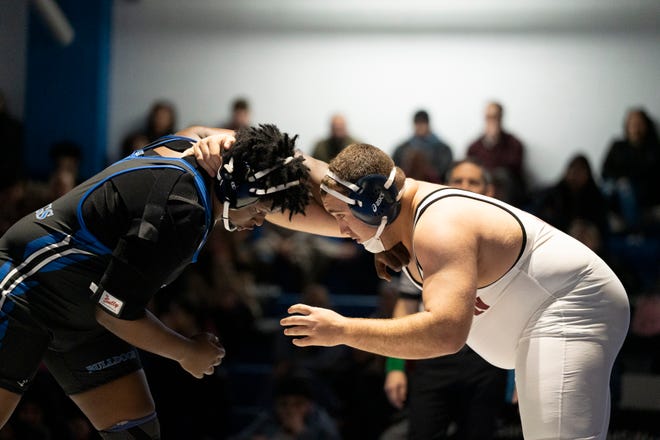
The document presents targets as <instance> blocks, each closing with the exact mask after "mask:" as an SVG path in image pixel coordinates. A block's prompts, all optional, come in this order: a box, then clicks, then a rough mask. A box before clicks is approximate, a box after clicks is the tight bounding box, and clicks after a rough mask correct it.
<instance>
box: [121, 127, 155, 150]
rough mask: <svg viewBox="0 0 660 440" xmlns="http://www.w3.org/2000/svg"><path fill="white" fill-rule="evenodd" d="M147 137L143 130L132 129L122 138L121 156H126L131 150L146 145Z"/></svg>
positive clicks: (147, 142)
mask: <svg viewBox="0 0 660 440" xmlns="http://www.w3.org/2000/svg"><path fill="white" fill-rule="evenodd" d="M148 144H149V138H148V137H147V135H146V134H145V133H144V132H143V131H139V130H138V131H134V132H132V133H130V134H129V135H128V136H126V137H125V138H124V140H123V141H122V143H121V157H126V156H128V155H129V154H131V153H132V152H134V151H136V150H139V149H141V148H143V147H146V146H147V145H148Z"/></svg>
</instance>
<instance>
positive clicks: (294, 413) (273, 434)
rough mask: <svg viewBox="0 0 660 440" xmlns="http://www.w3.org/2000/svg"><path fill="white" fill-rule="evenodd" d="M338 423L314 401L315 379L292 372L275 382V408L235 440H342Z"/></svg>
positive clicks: (259, 418) (264, 412)
mask: <svg viewBox="0 0 660 440" xmlns="http://www.w3.org/2000/svg"><path fill="white" fill-rule="evenodd" d="M340 438H341V437H340V435H339V430H338V429H337V425H336V422H335V421H334V420H333V419H332V418H331V417H330V415H329V414H328V412H327V411H326V410H325V409H324V408H323V407H322V406H320V405H319V404H318V403H317V402H316V400H315V397H314V393H313V386H312V379H311V378H310V376H309V375H308V374H306V373H305V372H302V371H295V370H289V371H285V372H284V373H282V374H281V375H280V376H279V377H277V378H276V379H275V387H274V392H273V406H272V408H269V409H267V410H264V411H263V413H262V414H260V415H259V416H258V417H257V419H256V420H254V422H252V423H251V424H250V425H249V426H248V427H246V428H245V429H244V430H243V431H242V432H240V433H239V434H237V435H236V436H235V437H232V439H233V440H275V439H277V440H284V439H291V440H335V439H336V440H339V439H340Z"/></svg>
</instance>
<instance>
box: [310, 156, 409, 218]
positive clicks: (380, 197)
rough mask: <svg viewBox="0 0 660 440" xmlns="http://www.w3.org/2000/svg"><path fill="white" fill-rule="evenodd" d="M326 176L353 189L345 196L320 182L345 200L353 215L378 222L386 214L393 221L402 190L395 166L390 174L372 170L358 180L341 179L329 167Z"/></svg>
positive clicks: (324, 188) (334, 194) (331, 193)
mask: <svg viewBox="0 0 660 440" xmlns="http://www.w3.org/2000/svg"><path fill="white" fill-rule="evenodd" d="M326 176H328V177H330V178H331V179H332V180H334V181H335V182H337V183H339V184H340V185H342V186H344V187H346V188H348V189H349V190H350V192H349V193H348V196H345V195H344V194H341V193H340V192H338V191H335V190H333V189H331V188H328V187H327V186H326V185H324V184H321V189H322V190H323V191H325V192H327V193H328V194H330V195H332V196H334V197H336V198H338V199H339V200H341V201H343V202H346V203H347V204H348V205H349V207H350V210H351V212H352V213H353V215H354V216H355V217H357V218H358V219H360V220H361V221H363V222H364V223H366V224H368V225H371V226H378V225H380V224H381V222H382V220H383V218H387V224H390V223H392V222H393V221H394V219H396V217H397V216H398V215H399V211H400V210H401V202H400V200H401V196H402V195H403V192H402V191H399V190H398V189H397V187H396V185H395V184H394V177H395V176H396V167H393V168H392V171H390V175H389V176H383V175H382V174H369V175H367V176H364V177H361V178H360V179H359V180H358V181H357V182H355V183H352V182H348V181H346V180H343V179H341V178H340V177H339V176H337V175H336V174H335V173H333V172H332V171H330V170H328V171H327V172H326Z"/></svg>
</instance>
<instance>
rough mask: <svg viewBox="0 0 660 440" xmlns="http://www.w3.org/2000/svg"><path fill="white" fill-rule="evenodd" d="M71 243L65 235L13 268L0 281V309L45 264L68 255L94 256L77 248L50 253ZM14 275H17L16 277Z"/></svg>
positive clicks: (68, 236) (69, 238)
mask: <svg viewBox="0 0 660 440" xmlns="http://www.w3.org/2000/svg"><path fill="white" fill-rule="evenodd" d="M70 241H71V236H70V235H66V236H65V237H64V238H63V239H62V240H61V241H59V242H57V243H52V244H49V245H48V246H45V247H43V248H41V249H39V250H38V251H36V252H34V253H33V254H32V255H30V256H29V257H28V258H26V259H25V261H23V262H22V263H21V264H19V265H18V266H16V267H15V268H13V269H12V270H11V271H9V273H7V275H5V277H4V278H3V279H2V281H0V291H1V292H2V297H0V308H2V306H3V304H4V302H5V299H6V297H7V295H9V294H10V293H11V292H12V291H13V290H14V289H15V288H16V286H18V285H19V284H21V283H22V282H23V281H25V280H26V279H27V278H29V277H30V276H32V275H34V274H35V273H36V272H38V271H39V270H40V269H41V268H43V267H44V266H46V265H47V264H49V263H51V262H53V261H55V260H57V259H58V258H61V257H64V256H66V255H70V254H80V255H94V254H93V253H91V252H88V251H85V250H82V249H77V248H69V249H66V250H65V251H62V252H54V253H51V251H55V250H57V249H61V248H64V247H67V246H69V243H70ZM45 254H50V255H49V256H46V257H45V258H43V259H41V261H39V262H37V263H36V264H34V265H33V266H32V267H31V268H30V269H29V270H28V271H27V272H24V270H25V269H26V268H27V267H28V266H29V265H30V264H31V263H32V262H33V261H35V260H36V259H38V258H39V257H41V256H44V255H45ZM16 275H19V276H18V277H17V276H16ZM12 278H13V282H12V283H11V285H10V286H9V287H6V286H7V284H8V283H9V282H10V281H11V280H12Z"/></svg>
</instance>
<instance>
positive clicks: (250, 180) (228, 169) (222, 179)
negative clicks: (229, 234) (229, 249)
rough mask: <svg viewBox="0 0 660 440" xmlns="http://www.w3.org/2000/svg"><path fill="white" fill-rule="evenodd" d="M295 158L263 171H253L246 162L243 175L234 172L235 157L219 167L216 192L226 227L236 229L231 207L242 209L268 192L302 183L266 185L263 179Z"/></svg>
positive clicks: (298, 181)
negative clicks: (230, 211) (230, 215)
mask: <svg viewBox="0 0 660 440" xmlns="http://www.w3.org/2000/svg"><path fill="white" fill-rule="evenodd" d="M293 159H294V157H293V156H288V157H286V158H284V160H282V162H281V163H279V164H277V165H274V166H272V167H270V168H266V169H264V170H261V171H256V172H252V171H251V168H250V165H249V164H247V163H244V164H243V165H244V169H245V171H244V172H243V173H241V174H242V175H241V176H237V175H235V174H234V173H236V172H237V170H236V169H235V167H234V158H233V157H232V158H231V159H229V162H227V163H226V164H224V165H223V166H221V167H220V168H219V169H218V173H217V175H216V182H215V185H214V187H215V193H216V196H217V197H218V199H219V200H220V201H221V202H223V203H222V221H223V223H224V226H225V229H226V230H228V231H235V230H236V227H235V226H234V225H232V224H231V222H230V220H229V210H230V209H241V208H244V207H246V206H248V205H251V204H253V203H256V202H257V201H258V200H259V199H260V198H261V197H263V196H266V195H268V194H273V193H276V192H280V191H284V190H285V189H288V188H291V187H292V186H296V185H300V180H292V181H290V182H286V183H282V184H279V185H274V186H265V185H264V183H265V182H262V181H261V179H263V178H264V177H265V176H267V175H268V174H270V173H271V172H273V171H275V170H276V169H278V168H281V167H283V166H286V165H287V164H288V163H290V162H291V161H292V160H293Z"/></svg>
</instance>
